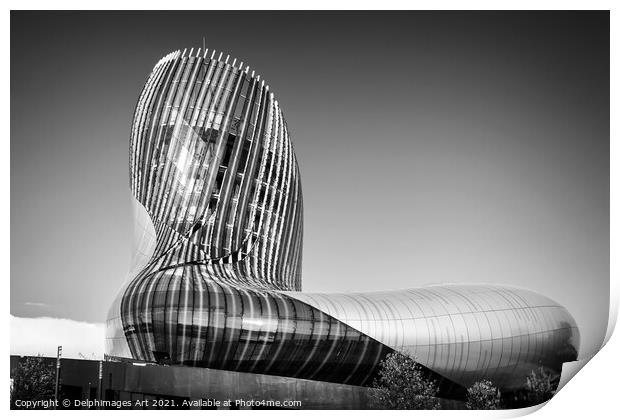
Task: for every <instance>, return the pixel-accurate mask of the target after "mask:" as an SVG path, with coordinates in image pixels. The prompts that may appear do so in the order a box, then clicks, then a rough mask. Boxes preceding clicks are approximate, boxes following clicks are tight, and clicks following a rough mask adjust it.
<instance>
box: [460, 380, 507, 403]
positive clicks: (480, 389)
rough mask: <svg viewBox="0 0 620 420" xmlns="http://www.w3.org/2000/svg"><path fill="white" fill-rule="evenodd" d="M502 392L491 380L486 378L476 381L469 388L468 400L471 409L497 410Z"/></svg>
mask: <svg viewBox="0 0 620 420" xmlns="http://www.w3.org/2000/svg"><path fill="white" fill-rule="evenodd" d="M500 399H501V394H500V392H499V389H497V387H496V386H493V383H492V382H491V381H488V380H486V379H484V380H482V381H478V382H475V383H474V384H473V385H472V386H470V387H469V388H467V402H466V403H465V405H466V406H467V408H468V409H469V410H497V409H498V408H500Z"/></svg>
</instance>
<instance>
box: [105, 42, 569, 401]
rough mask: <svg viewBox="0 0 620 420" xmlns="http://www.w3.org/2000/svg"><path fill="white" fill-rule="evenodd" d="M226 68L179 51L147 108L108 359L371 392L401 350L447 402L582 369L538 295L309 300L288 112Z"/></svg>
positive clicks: (560, 316)
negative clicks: (130, 251) (482, 385)
mask: <svg viewBox="0 0 620 420" xmlns="http://www.w3.org/2000/svg"><path fill="white" fill-rule="evenodd" d="M222 57H223V55H222V54H219V55H217V56H216V54H215V52H211V53H210V54H209V53H208V52H207V51H205V52H201V51H200V50H198V51H197V52H194V51H193V50H192V51H190V52H189V53H188V52H187V51H183V52H180V51H176V52H174V53H171V54H169V55H167V56H165V57H164V58H163V59H161V60H160V61H159V62H158V63H157V64H156V65H155V67H154V69H153V71H152V72H151V74H150V76H149V78H148V80H147V82H146V84H145V86H144V88H143V90H142V93H141V94H140V97H139V99H138V103H137V106H136V110H135V114H134V119H133V125H132V129H131V146H130V184H131V191H132V193H133V197H134V198H135V200H134V201H135V202H134V209H135V220H136V221H135V226H136V236H135V240H136V245H135V255H134V259H133V267H134V268H133V269H132V271H131V272H130V273H129V275H128V278H127V282H126V283H125V285H124V286H123V287H122V289H121V291H120V293H119V295H118V297H117V298H116V300H115V302H114V303H113V305H112V308H111V310H110V313H109V315H108V321H107V333H106V334H107V336H106V357H107V358H108V359H110V360H124V361H143V362H151V363H157V364H164V365H178V366H187V367H196V368H207V369H213V370H220V371H228V372H244V373H250V374H257V375H270V377H279V378H282V380H283V381H285V380H290V378H298V379H299V380H309V381H320V382H322V383H331V384H343V385H349V386H354V387H364V386H368V385H369V384H370V383H371V381H372V379H373V377H374V375H375V374H376V372H377V370H378V366H379V363H380V361H381V360H382V359H383V358H384V357H385V356H386V355H387V354H388V353H390V352H393V351H406V352H408V353H410V354H412V355H414V356H415V357H416V358H417V360H418V361H419V362H420V363H421V365H423V366H424V368H425V369H426V370H427V372H428V373H429V374H430V375H431V376H433V377H434V378H435V379H437V380H438V381H439V383H440V386H441V390H442V391H441V392H442V393H443V395H444V396H448V397H450V396H459V395H461V396H462V395H463V391H464V389H465V388H466V387H467V386H469V385H471V384H472V383H473V382H474V381H477V380H480V379H489V380H491V381H493V382H494V383H495V384H496V385H498V386H499V387H500V388H501V389H502V390H507V391H513V390H518V389H520V388H522V387H523V385H524V383H525V377H526V375H527V374H528V373H529V372H531V370H532V369H533V368H535V367H537V366H540V365H542V366H544V367H546V368H548V369H550V370H552V371H556V372H559V371H560V370H561V367H562V363H564V362H568V361H573V360H576V358H577V349H578V348H579V332H578V329H577V326H576V323H575V321H574V320H573V318H572V317H571V315H570V314H569V313H568V312H567V311H566V309H564V308H563V307H562V306H560V305H559V304H557V303H555V302H553V301H552V300H550V299H548V298H546V297H543V296H540V295H539V294H536V293H534V292H531V291H527V290H520V289H516V288H512V287H504V286H489V285H470V286H465V285H441V286H433V287H426V288H418V289H410V290H403V291H392V292H375V293H355V294H316V293H303V292H302V291H301V263H302V238H303V200H302V192H301V191H302V190H301V183H300V173H299V167H298V165H297V161H296V159H295V154H294V152H293V146H292V143H291V140H290V136H289V131H288V128H287V125H286V122H285V120H284V117H283V114H282V110H281V109H280V106H279V104H278V101H277V100H276V99H275V96H274V94H273V93H272V92H271V91H270V89H269V86H268V85H266V84H265V82H264V80H261V78H260V76H257V75H255V73H254V72H253V71H251V70H250V69H249V68H248V67H244V65H243V63H237V61H236V60H232V61H231V60H230V59H229V58H228V57H226V58H225V59H223V58H222ZM325 386H328V385H325ZM329 386H331V385H329Z"/></svg>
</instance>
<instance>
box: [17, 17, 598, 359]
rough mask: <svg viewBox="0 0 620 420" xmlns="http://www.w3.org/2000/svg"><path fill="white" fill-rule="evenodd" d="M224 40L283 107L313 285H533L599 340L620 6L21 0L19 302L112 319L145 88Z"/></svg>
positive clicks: (52, 313)
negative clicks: (356, 7) (48, 4)
mask: <svg viewBox="0 0 620 420" xmlns="http://www.w3.org/2000/svg"><path fill="white" fill-rule="evenodd" d="M203 36H205V37H206V42H207V47H209V48H212V49H216V50H218V51H224V53H225V54H230V55H231V59H232V58H233V57H235V58H237V59H239V60H242V61H244V62H245V63H246V64H248V65H250V66H251V67H252V69H255V70H256V71H257V72H258V73H259V74H261V75H262V77H263V78H264V79H265V80H267V82H268V83H269V85H270V87H271V89H272V90H273V91H274V92H275V94H276V96H277V98H278V99H279V101H280V105H281V106H282V109H283V112H284V116H285V118H286V119H287V122H288V125H289V128H290V131H291V133H292V140H293V144H294V147H295V150H296V154H297V159H298V161H299V164H300V167H301V175H302V183H303V191H304V205H305V226H304V230H305V233H304V259H303V263H304V266H303V289H304V290H305V291H326V292H331V291H370V290H378V289H399V288H408V287H416V286H422V285H426V284H430V283H445V282H448V283H501V284H509V285H515V286H521V287H526V288H529V289H532V290H535V291H538V292H540V293H542V294H544V295H547V296H549V297H551V298H552V299H555V300H556V301H558V302H559V303H561V304H563V305H564V306H566V307H567V308H568V310H569V311H570V312H571V313H572V314H573V316H574V317H575V319H576V320H577V323H578V325H579V327H580V329H581V334H582V340H583V343H582V355H583V354H588V353H591V352H592V351H594V350H597V349H598V347H599V345H600V343H601V341H602V339H603V336H604V333H605V329H606V323H607V317H608V302H609V14H608V13H607V12H589V13H558V12H556V13H547V12H538V13H525V12H520V13H514V12H512V13H490V12H487V13H475V12H470V13H445V12H444V13H437V12H418V13H414V12H411V13H408V12H394V13H386V12H384V13H379V12H372V13H370V12H366V13H353V12H344V13H333V12H332V13H309V12H297V13H284V12H253V13H252V12H246V13H234V12H134V13H131V12H125V13H111V12H110V13H102V12H96V13H66V12H46V13H40V12H12V14H11V314H12V315H14V316H16V317H40V316H45V317H52V318H67V319H72V320H75V321H84V322H88V323H101V322H103V321H104V320H105V316H106V313H107V309H108V307H109V305H110V304H111V302H112V299H113V297H114V296H115V295H116V293H117V292H118V289H119V287H120V286H121V283H122V282H123V281H124V276H125V274H126V272H127V270H128V267H129V260H130V255H131V237H132V214H131V205H130V200H129V194H130V192H129V179H128V177H129V170H128V148H129V132H130V127H131V118H132V113H133V110H134V106H135V103H136V101H137V98H138V95H139V93H140V90H141V88H142V86H143V84H144V82H145V81H146V77H147V75H148V74H149V72H150V70H151V68H152V67H153V65H154V64H155V63H156V62H157V61H158V60H159V58H161V57H162V56H163V55H165V54H166V53H168V52H170V51H172V50H176V49H183V48H186V47H187V48H191V47H195V48H197V47H200V46H202V37H203Z"/></svg>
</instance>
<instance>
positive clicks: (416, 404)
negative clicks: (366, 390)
mask: <svg viewBox="0 0 620 420" xmlns="http://www.w3.org/2000/svg"><path fill="white" fill-rule="evenodd" d="M373 388H374V389H373V390H372V397H373V401H374V403H375V405H376V407H377V408H383V409H392V410H437V409H439V408H440V404H439V399H438V398H437V392H438V390H439V389H438V387H437V385H436V383H435V381H433V380H431V379H429V378H427V377H426V375H425V373H424V372H423V370H422V368H421V366H420V365H419V364H418V363H417V362H416V361H415V360H414V359H413V358H412V357H410V356H407V355H404V354H401V353H398V352H394V353H390V354H388V355H387V357H386V358H385V359H384V360H383V361H382V362H381V364H380V370H379V373H378V377H377V378H376V379H375V381H374V382H373Z"/></svg>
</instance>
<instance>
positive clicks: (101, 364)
mask: <svg viewBox="0 0 620 420" xmlns="http://www.w3.org/2000/svg"><path fill="white" fill-rule="evenodd" d="M102 386H103V360H99V389H98V390H97V394H99V395H98V396H97V398H98V399H99V407H98V408H97V409H98V410H101V405H102V404H101V388H102Z"/></svg>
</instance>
